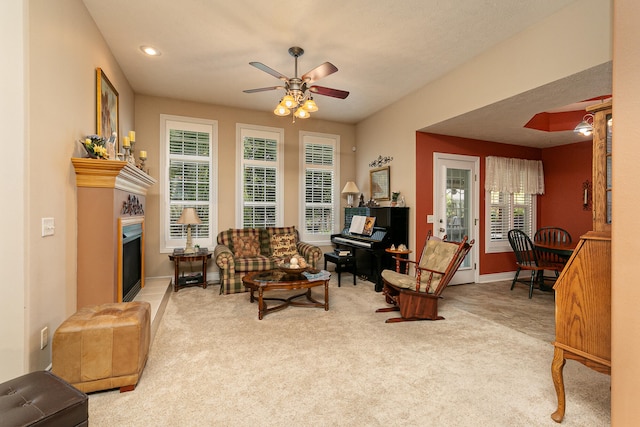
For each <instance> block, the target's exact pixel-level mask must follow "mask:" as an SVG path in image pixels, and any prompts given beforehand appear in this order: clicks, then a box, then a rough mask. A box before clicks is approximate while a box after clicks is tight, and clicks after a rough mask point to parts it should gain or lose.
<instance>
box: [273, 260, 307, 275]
mask: <svg viewBox="0 0 640 427" xmlns="http://www.w3.org/2000/svg"><path fill="white" fill-rule="evenodd" d="M278 268H279V269H280V270H282V271H284V272H285V273H287V274H302V273H304V272H305V271H307V269H308V268H309V267H300V265H299V264H294V265H292V264H290V263H288V262H283V263H282V264H279V265H278Z"/></svg>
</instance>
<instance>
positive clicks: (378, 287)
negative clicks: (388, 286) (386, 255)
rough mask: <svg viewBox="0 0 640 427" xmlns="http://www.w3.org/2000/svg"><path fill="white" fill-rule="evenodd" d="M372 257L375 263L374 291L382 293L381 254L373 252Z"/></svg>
mask: <svg viewBox="0 0 640 427" xmlns="http://www.w3.org/2000/svg"><path fill="white" fill-rule="evenodd" d="M373 255H374V257H375V259H376V262H375V266H376V271H375V276H374V277H375V279H376V287H375V290H376V292H382V274H381V273H382V252H380V251H374V252H373Z"/></svg>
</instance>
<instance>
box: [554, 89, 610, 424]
mask: <svg viewBox="0 0 640 427" xmlns="http://www.w3.org/2000/svg"><path fill="white" fill-rule="evenodd" d="M587 111H588V112H589V113H591V114H593V116H594V117H593V184H592V188H593V230H592V231H589V232H587V233H586V234H584V235H583V236H581V237H580V242H579V243H578V245H577V246H576V249H575V251H574V252H573V255H572V256H571V258H570V259H569V261H568V262H567V265H566V266H565V268H564V269H563V270H562V273H561V274H560V277H559V278H558V280H557V281H556V284H555V286H554V289H555V293H556V339H555V341H554V343H553V345H554V354H553V362H552V363H551V376H552V377H553V384H554V386H555V389H556V395H557V397H558V408H557V409H556V411H555V412H554V413H553V414H552V415H551V418H553V420H554V421H556V422H561V421H562V419H563V417H564V410H565V394H564V379H563V374H562V370H563V367H564V364H565V361H566V359H572V360H577V361H579V362H580V363H582V364H584V365H586V366H588V367H590V368H592V369H594V370H596V371H598V372H602V373H605V374H609V375H610V374H611V192H612V187H611V146H612V144H611V139H612V113H611V111H612V109H611V102H607V103H602V104H598V105H597V106H593V107H591V108H589V109H587Z"/></svg>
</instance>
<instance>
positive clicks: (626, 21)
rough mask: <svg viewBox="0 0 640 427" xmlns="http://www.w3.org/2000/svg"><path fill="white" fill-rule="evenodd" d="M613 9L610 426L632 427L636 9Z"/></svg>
mask: <svg viewBox="0 0 640 427" xmlns="http://www.w3.org/2000/svg"><path fill="white" fill-rule="evenodd" d="M614 7H615V11H614V26H613V41H614V44H613V120H614V127H613V221H612V229H613V231H612V292H611V312H612V319H611V329H612V334H611V335H612V336H611V341H612V342H611V351H612V354H611V359H612V368H611V394H612V399H611V402H612V403H611V421H612V422H611V425H613V426H631V425H637V424H638V420H640V407H639V406H638V402H639V401H640V392H639V391H638V379H640V309H639V308H638V303H639V302H640V286H638V274H637V270H636V268H635V263H636V262H637V260H636V256H637V254H638V253H639V252H640V240H638V237H637V236H640V221H638V210H639V209H640V203H639V202H638V199H637V197H633V196H632V197H629V195H636V194H638V188H637V187H638V175H639V173H638V164H640V148H639V146H638V141H639V138H638V136H639V135H638V117H640V79H639V78H638V75H639V74H638V70H640V56H639V55H638V40H640V28H639V27H638V22H640V5H639V4H638V2H637V1H635V0H617V1H615V2H614ZM629 236H633V238H629ZM567 407H568V406H567Z"/></svg>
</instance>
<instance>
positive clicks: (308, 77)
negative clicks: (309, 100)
mask: <svg viewBox="0 0 640 427" xmlns="http://www.w3.org/2000/svg"><path fill="white" fill-rule="evenodd" d="M336 71H338V68H337V67H336V66H335V65H333V64H332V63H331V62H325V63H324V64H321V65H318V66H317V67H316V68H314V69H313V70H311V71H309V72H308V73H306V74H305V75H303V76H302V77H301V79H302V81H303V82H305V81H306V82H307V83H313V82H315V81H316V80H320V79H321V78H323V77H327V76H328V75H330V74H333V73H335V72H336Z"/></svg>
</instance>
